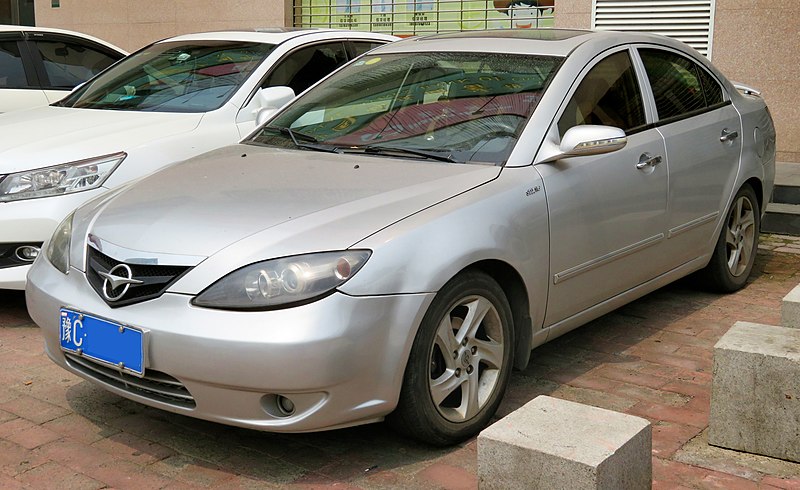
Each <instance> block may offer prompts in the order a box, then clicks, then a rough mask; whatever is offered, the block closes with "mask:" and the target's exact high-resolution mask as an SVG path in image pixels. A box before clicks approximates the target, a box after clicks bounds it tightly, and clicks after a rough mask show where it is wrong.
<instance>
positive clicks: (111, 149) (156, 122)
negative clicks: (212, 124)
mask: <svg viewBox="0 0 800 490" xmlns="http://www.w3.org/2000/svg"><path fill="white" fill-rule="evenodd" d="M202 118H203V114H195V113H192V114H179V113H157V112H132V111H112V110H96V109H73V108H70V107H52V106H47V107H39V108H35V109H30V110H26V111H16V112H10V113H7V114H0V134H2V135H3V136H2V138H0V174H8V173H13V172H21V171H25V170H32V169H36V168H41V167H48V166H51V165H58V164H61V163H67V162H74V161H77V160H83V159H85V158H91V157H95V156H100V155H107V154H110V153H116V152H119V151H130V150H131V149H132V148H136V147H137V146H140V145H142V144H147V143H152V142H153V141H154V140H158V139H161V138H165V137H169V136H172V135H176V134H180V133H185V132H187V131H191V130H193V129H194V128H196V127H197V125H198V124H199V123H200V120H201V119H202Z"/></svg>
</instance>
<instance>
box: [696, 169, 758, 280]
mask: <svg viewBox="0 0 800 490" xmlns="http://www.w3.org/2000/svg"><path fill="white" fill-rule="evenodd" d="M760 230H761V212H760V209H759V206H758V198H757V197H756V193H755V192H754V191H753V188H752V187H750V186H749V185H748V184H745V185H744V186H742V188H741V189H739V192H737V193H736V197H734V199H733V202H732V203H731V208H730V209H729V210H728V215H727V216H726V217H725V222H724V223H723V226H722V231H721V232H720V235H719V239H718V240H717V245H716V246H715V247H714V254H713V255H712V256H711V261H710V262H709V263H708V265H707V266H706V268H705V269H703V271H702V277H703V279H704V280H705V281H706V283H707V284H708V286H709V287H710V288H711V289H713V290H714V291H718V292H722V293H732V292H734V291H738V290H739V289H741V288H742V287H744V285H745V283H746V282H747V278H748V277H749V276H750V271H751V270H752V269H753V263H754V262H755V257H756V251H757V249H758V234H759V231H760Z"/></svg>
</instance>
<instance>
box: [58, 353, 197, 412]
mask: <svg viewBox="0 0 800 490" xmlns="http://www.w3.org/2000/svg"><path fill="white" fill-rule="evenodd" d="M64 356H65V357H66V358H67V364H68V365H69V366H70V367H71V368H73V369H75V370H76V371H80V372H81V373H83V374H84V375H86V376H88V377H90V378H93V379H96V380H98V381H102V382H103V383H106V384H110V385H112V386H114V387H116V388H119V389H121V390H125V391H127V392H128V393H132V394H134V395H139V396H143V397H145V398H149V399H151V400H155V401H158V402H162V403H168V404H170V405H175V406H178V407H181V408H194V407H195V406H196V405H197V404H196V403H195V401H194V397H192V394H191V393H189V390H188V389H186V387H185V386H184V385H183V383H181V382H180V381H178V380H177V379H175V378H173V377H172V376H170V375H168V374H164V373H162V372H159V371H153V370H151V369H148V370H146V371H145V375H144V377H143V378H138V377H136V376H131V375H130V374H126V373H123V372H120V371H117V370H115V369H111V368H109V367H106V366H103V365H102V364H98V363H96V362H94V361H92V360H89V359H86V358H85V357H78V356H76V355H73V354H68V353H65V354H64Z"/></svg>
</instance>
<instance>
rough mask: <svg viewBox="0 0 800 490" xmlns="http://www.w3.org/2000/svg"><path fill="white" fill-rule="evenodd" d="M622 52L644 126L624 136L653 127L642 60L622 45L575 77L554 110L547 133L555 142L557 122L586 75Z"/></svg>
mask: <svg viewBox="0 0 800 490" xmlns="http://www.w3.org/2000/svg"><path fill="white" fill-rule="evenodd" d="M623 51H625V52H627V53H628V57H629V59H630V62H631V66H632V67H633V70H634V73H635V75H636V82H637V84H638V86H639V95H641V97H642V107H643V109H644V118H645V124H643V125H641V126H637V127H635V128H632V129H630V130H628V131H625V134H626V135H632V134H636V133H640V132H642V131H646V130H648V129H652V128H653V127H654V122H655V116H656V113H655V105H654V104H653V99H652V97H653V94H652V91H651V90H650V89H649V82H648V80H647V78H646V77H647V74H646V73H645V72H644V66H643V65H642V60H641V59H640V58H639V55H638V53H637V52H636V50H635V49H634V47H633V46H632V45H629V44H623V45H618V46H614V47H611V48H608V49H606V50H604V51H602V52H600V53H598V54H597V55H596V56H595V57H594V58H592V59H591V60H589V62H588V63H586V64H585V65H584V67H583V68H582V69H581V71H580V73H579V74H578V76H577V77H575V80H574V81H573V82H572V85H571V86H570V87H569V89H568V90H567V91H566V95H565V96H564V99H563V100H562V101H561V105H559V107H558V109H557V110H556V112H555V116H554V117H553V120H552V121H551V123H550V128H549V129H548V133H551V134H554V135H555V141H561V133H560V131H559V128H558V122H559V121H560V120H561V117H562V116H563V115H564V111H565V110H566V109H567V106H568V105H569V103H570V101H571V100H572V97H574V95H575V92H577V90H578V87H579V86H580V84H581V83H582V82H583V80H584V79H585V78H586V75H588V74H589V72H590V71H591V70H593V69H594V67H595V66H597V65H598V64H600V63H601V62H602V61H603V60H605V59H606V58H608V57H609V56H613V55H615V54H617V53H620V52H623ZM644 84H647V87H648V89H647V90H645V88H644V87H645V85H644ZM620 129H621V128H620Z"/></svg>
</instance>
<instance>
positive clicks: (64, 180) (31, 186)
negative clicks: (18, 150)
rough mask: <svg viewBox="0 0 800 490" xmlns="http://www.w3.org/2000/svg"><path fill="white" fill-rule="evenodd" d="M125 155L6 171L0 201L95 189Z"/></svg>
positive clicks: (122, 153)
mask: <svg viewBox="0 0 800 490" xmlns="http://www.w3.org/2000/svg"><path fill="white" fill-rule="evenodd" d="M126 156H128V155H127V154H126V153H124V152H120V153H114V154H113V155H104V156H101V157H96V158H89V159H87V160H81V161H79V162H72V163H65V164H63V165H56V166H54V167H46V168H39V169H36V170H28V171H26V172H19V173H15V174H9V175H6V176H5V178H3V179H2V180H0V202H2V201H19V200H22V199H35V198H37V197H48V196H57V195H61V194H71V193H73V192H81V191H88V190H90V189H96V188H97V187H100V186H101V185H102V184H103V182H105V180H106V179H107V178H108V176H109V175H111V172H113V171H114V169H115V168H117V165H119V164H120V163H121V162H122V161H123V160H124V159H125V157H126Z"/></svg>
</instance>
